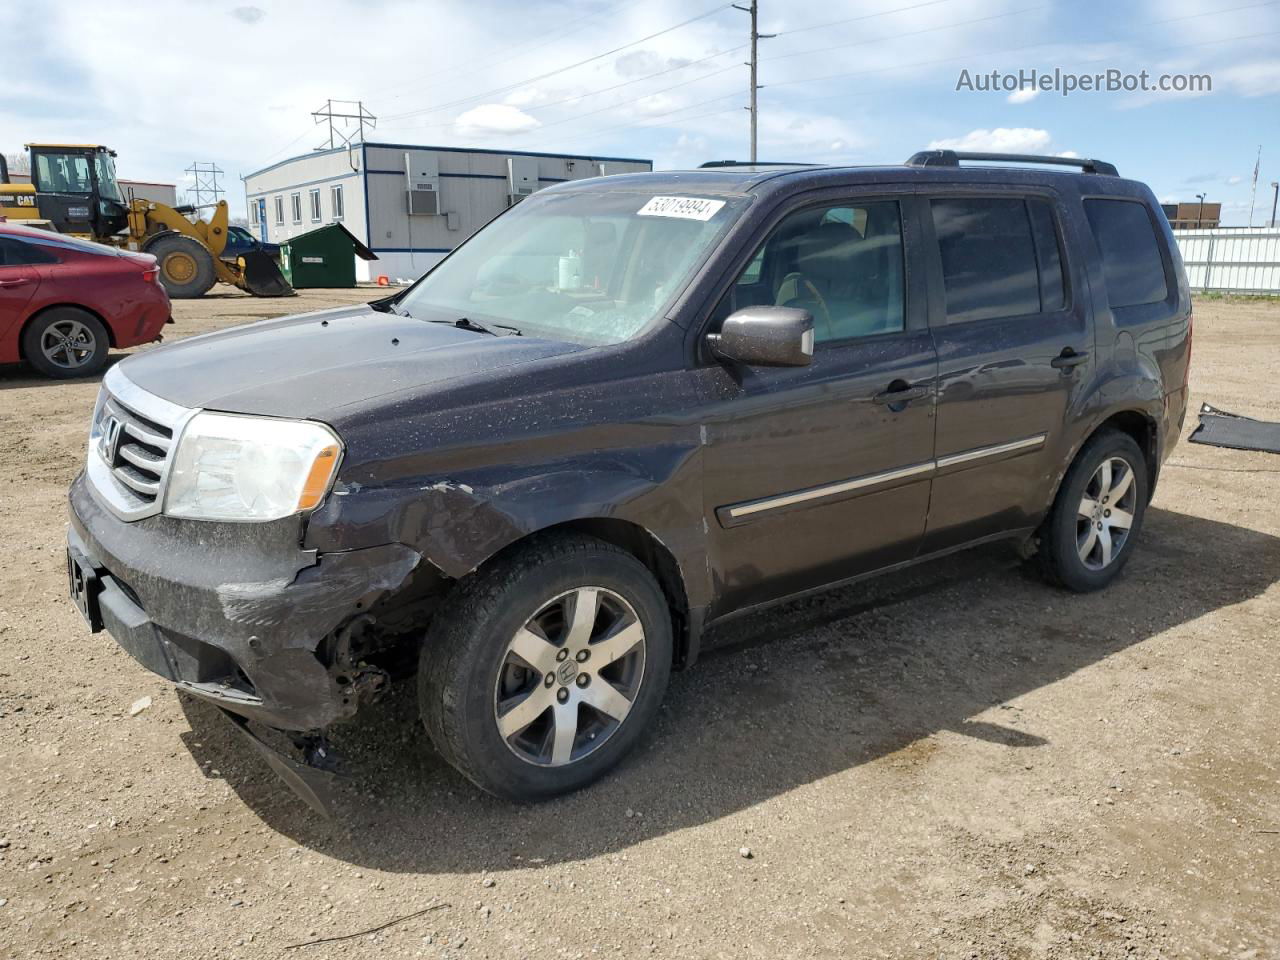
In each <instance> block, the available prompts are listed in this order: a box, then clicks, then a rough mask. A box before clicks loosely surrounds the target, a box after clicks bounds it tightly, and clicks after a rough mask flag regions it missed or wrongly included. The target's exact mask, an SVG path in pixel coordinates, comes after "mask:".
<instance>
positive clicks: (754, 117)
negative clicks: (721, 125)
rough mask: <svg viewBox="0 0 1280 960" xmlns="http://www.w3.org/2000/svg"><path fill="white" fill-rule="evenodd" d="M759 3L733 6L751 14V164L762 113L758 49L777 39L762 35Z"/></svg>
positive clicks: (772, 34) (755, 1)
mask: <svg viewBox="0 0 1280 960" xmlns="http://www.w3.org/2000/svg"><path fill="white" fill-rule="evenodd" d="M759 6H760V5H759V3H758V0H751V6H749V7H744V6H741V5H739V4H736V3H735V4H732V7H733V8H734V9H735V10H741V11H742V12H743V13H749V14H751V62H750V63H748V64H747V66H749V67H750V68H751V106H749V107H747V109H748V110H750V111H751V162H752V163H755V162H756V127H757V126H758V123H757V121H758V119H759V115H760V111H759V109H758V106H757V103H756V92H757V91H758V90H759V89H760V83H759V80H758V78H759V70H760V67H759V64H760V57H759V56H758V55H757V52H756V47H757V45H758V44H759V42H760V41H761V40H771V39H772V38H774V37H776V36H777V34H776V33H761V32H760V29H759V26H760V22H759Z"/></svg>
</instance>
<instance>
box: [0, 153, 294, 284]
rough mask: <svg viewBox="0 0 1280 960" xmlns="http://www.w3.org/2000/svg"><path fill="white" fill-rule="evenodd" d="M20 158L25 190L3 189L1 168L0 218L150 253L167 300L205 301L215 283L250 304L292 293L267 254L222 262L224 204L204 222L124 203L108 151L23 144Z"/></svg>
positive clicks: (186, 211) (173, 210)
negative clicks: (25, 160)
mask: <svg viewBox="0 0 1280 960" xmlns="http://www.w3.org/2000/svg"><path fill="white" fill-rule="evenodd" d="M27 152H28V155H29V157H30V161H31V183H29V184H28V183H19V184H15V183H10V182H9V175H8V170H7V169H6V168H5V167H4V166H3V165H0V216H5V217H7V218H9V219H11V220H24V221H39V222H42V223H43V222H47V223H48V224H49V225H50V226H51V227H52V229H55V230H57V231H58V232H59V233H66V234H70V235H72V236H80V237H84V238H86V239H89V240H96V241H97V242H98V243H105V244H110V245H112V246H123V247H128V248H129V249H130V250H136V251H141V252H143V253H149V254H151V255H152V256H154V257H155V258H156V261H157V264H158V266H159V268H160V282H161V284H163V286H164V288H165V290H166V291H167V292H168V294H169V296H170V297H172V298H173V299H192V298H194V297H201V296H204V294H205V293H207V292H208V291H209V288H211V287H212V286H213V285H214V284H215V283H216V282H218V281H219V280H221V281H222V282H223V283H229V284H231V285H232V286H235V287H239V288H240V289H241V290H244V291H246V292H247V293H251V294H253V295H254V296H257V297H281V296H289V295H291V294H292V293H293V288H292V287H290V286H289V284H288V283H287V282H286V281H285V279H284V276H283V275H282V274H281V273H280V268H279V267H278V266H277V265H276V263H275V261H274V259H272V257H271V256H270V255H268V254H267V253H264V252H262V251H248V252H246V253H245V254H244V255H242V256H239V257H237V258H236V259H235V260H233V261H226V260H223V259H222V253H223V249H224V248H225V246H226V244H227V220H228V210H227V204H226V202H225V201H220V202H219V203H217V204H215V205H214V207H213V213H212V215H211V216H210V217H209V219H208V220H203V219H199V218H198V217H196V214H197V213H198V211H197V209H196V208H195V207H192V206H180V207H170V206H168V205H167V204H163V203H155V202H153V201H150V200H143V199H141V198H137V197H132V196H129V197H126V196H124V194H123V192H122V191H121V189H120V182H119V181H118V180H117V179H116V165H115V156H116V154H115V151H114V150H111V149H109V148H107V147H104V146H100V145H97V144H65V143H29V144H27ZM193 218H194V219H193ZM33 225H34V224H33Z"/></svg>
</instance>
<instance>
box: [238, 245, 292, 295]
mask: <svg viewBox="0 0 1280 960" xmlns="http://www.w3.org/2000/svg"><path fill="white" fill-rule="evenodd" d="M239 260H240V268H241V269H240V283H239V286H240V287H241V288H242V289H244V290H245V291H247V292H248V293H251V294H253V295H254V296H255V297H292V296H294V291H293V287H291V286H289V281H288V280H286V279H285V278H284V274H283V273H281V272H280V267H279V265H278V264H277V263H276V261H275V258H274V257H272V256H271V254H269V253H263V252H262V251H261V250H250V251H249V252H248V253H246V254H245V255H244V256H242V257H240V258H239Z"/></svg>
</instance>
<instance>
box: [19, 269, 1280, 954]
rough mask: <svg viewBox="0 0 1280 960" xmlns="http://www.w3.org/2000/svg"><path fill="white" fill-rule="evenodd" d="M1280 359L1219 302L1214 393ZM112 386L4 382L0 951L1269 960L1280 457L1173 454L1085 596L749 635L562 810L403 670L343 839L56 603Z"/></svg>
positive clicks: (942, 572) (961, 569)
mask: <svg viewBox="0 0 1280 960" xmlns="http://www.w3.org/2000/svg"><path fill="white" fill-rule="evenodd" d="M218 289H219V290H225V289H226V288H218ZM372 296H374V292H373V291H371V290H368V289H363V290H358V291H337V292H333V291H327V292H324V291H313V292H310V293H308V294H305V295H303V296H301V297H299V298H298V299H296V300H291V301H256V300H252V299H249V298H247V297H243V296H240V295H237V294H234V293H227V294H225V295H222V296H213V297H208V298H205V299H204V300H201V301H188V302H181V303H178V304H177V305H176V310H175V312H176V314H177V319H178V323H177V325H176V326H175V327H172V328H170V330H171V331H172V332H171V337H180V336H186V335H190V334H193V333H196V332H201V331H204V330H209V329H214V328H217V327H222V326H226V325H228V324H233V323H241V322H246V321H250V320H252V319H254V318H257V317H261V316H268V315H277V314H280V313H284V312H297V311H299V310H303V309H311V308H315V307H318V306H323V305H329V304H334V303H343V302H353V301H356V300H360V299H369V298H371V297H372ZM1277 358H1280V305H1275V304H1266V303H1255V302H1240V303H1223V302H1203V303H1200V304H1198V306H1197V311H1196V333H1195V352H1194V372H1193V375H1192V387H1193V397H1192V401H1193V405H1194V406H1198V405H1199V403H1200V401H1201V400H1208V401H1210V402H1212V403H1213V404H1214V405H1215V406H1220V407H1224V408H1226V409H1228V410H1233V411H1237V412H1240V413H1246V414H1252V415H1254V416H1259V417H1263V418H1267V419H1273V420H1280V386H1278V385H1277V382H1276V381H1275V380H1273V379H1272V376H1273V374H1274V370H1275V366H1276V362H1277ZM96 390H97V384H96V383H94V382H83V383H69V384H59V383H53V382H46V381H43V380H39V379H36V378H34V377H33V376H32V375H31V373H30V372H29V371H27V370H24V369H22V368H10V369H6V370H0V481H3V487H2V488H0V489H2V490H3V496H0V529H3V532H4V544H5V549H4V551H3V553H2V554H0V957H59V958H61V957H68V958H79V957H86V958H88V957H102V958H121V957H139V956H145V957H154V958H167V957H193V958H195V957H199V958H206V957H299V958H321V957H343V958H359V957H378V958H384V957H459V958H463V957H511V958H519V957H535V956H536V957H596V956H620V957H636V956H659V957H680V958H694V957H734V958H739V957H761V958H778V957H804V958H806V960H814V958H826V957H832V958H835V957H840V958H846V957H859V958H863V957H948V958H955V957H980V958H1022V957H1028V958H1030V957H1052V958H1059V957H1061V958H1066V957H1143V958H1150V957H1187V958H1206V957H1229V958H1240V960H1244V958H1266V957H1280V759H1278V758H1277V750H1276V744H1277V740H1278V739H1280V709H1278V707H1280V696H1278V694H1280V688H1278V684H1277V679H1278V678H1280V663H1278V660H1277V657H1276V633H1277V631H1276V624H1277V621H1278V620H1280V587H1277V586H1276V581H1277V579H1280V512H1278V511H1277V509H1276V503H1277V501H1278V500H1280V457H1274V456H1268V455H1266V454H1256V453H1243V452H1235V451H1229V450H1219V449H1214V448H1211V447H1204V446H1194V445H1189V444H1185V443H1184V444H1182V445H1180V446H1179V447H1178V448H1177V449H1176V450H1175V451H1174V453H1173V456H1172V459H1171V461H1170V463H1169V465H1168V467H1167V469H1166V471H1165V475H1164V478H1163V480H1162V482H1161V484H1160V488H1159V490H1158V492H1157V494H1156V498H1155V502H1154V504H1153V507H1152V509H1151V511H1150V512H1149V513H1148V516H1147V525H1146V528H1145V530H1144V531H1143V537H1142V540H1143V542H1142V543H1141V546H1140V549H1139V550H1138V552H1137V553H1136V554H1135V556H1134V557H1133V560H1132V563H1131V564H1130V565H1129V567H1128V569H1127V571H1126V573H1125V575H1124V576H1123V577H1122V578H1121V580H1120V581H1119V582H1118V583H1117V584H1115V585H1114V586H1113V587H1112V588H1111V589H1110V590H1108V591H1106V592H1104V593H1101V594H1095V595H1092V596H1087V597H1077V596H1071V595H1068V594H1065V593H1061V592H1057V591H1054V590H1051V589H1048V588H1047V587H1045V586H1043V585H1042V584H1040V583H1039V582H1038V581H1037V580H1036V579H1035V578H1034V577H1033V576H1032V575H1031V573H1030V572H1029V571H1028V570H1027V569H1026V568H1025V566H1023V565H1021V564H1019V563H1018V561H1017V560H1016V559H1015V558H1014V557H1013V556H1011V554H1010V553H1009V552H1008V551H1007V550H1006V549H991V550H986V551H983V552H981V553H976V554H968V555H965V556H963V557H958V558H953V559H951V560H949V561H944V562H939V563H935V564H932V565H929V566H926V567H923V568H919V569H916V570H914V571H912V572H910V573H909V574H905V575H898V576H894V577H890V578H886V579H882V580H880V581H876V582H873V583H870V584H865V585H862V586H858V587H856V588H851V589H847V590H842V591H838V592H834V593H831V594H828V595H826V596H822V597H818V598H814V599H809V600H806V601H804V602H802V603H796V604H791V605H789V606H786V607H784V608H781V609H778V610H775V611H773V612H771V613H769V614H767V615H760V616H756V617H754V618H751V619H748V620H742V621H739V622H737V623H736V624H734V626H733V627H732V628H731V629H724V630H722V631H720V632H719V633H718V634H717V635H715V636H714V637H713V638H712V640H713V641H714V644H715V646H714V648H713V649H712V650H711V652H710V653H709V654H708V655H707V657H706V659H705V661H703V662H702V663H700V664H699V666H698V667H697V668H696V669H694V670H692V671H689V672H687V673H684V674H679V675H677V676H676V677H675V679H674V681H673V683H672V687H671V691H670V694H669V696H668V698H667V705H666V707H665V709H664V711H663V713H662V716H661V720H660V722H659V723H658V726H657V729H656V730H655V731H654V735H653V736H652V737H650V738H649V739H648V740H647V741H646V742H645V744H644V746H643V747H642V748H641V749H640V750H639V751H638V752H637V753H636V754H635V755H634V756H633V757H632V758H630V760H629V761H628V762H626V763H625V764H624V765H623V766H622V767H621V769H619V770H618V771H617V772H616V773H615V774H613V775H612V776H610V777H608V778H607V779H606V780H605V781H604V782H603V783H601V784H599V785H597V786H595V787H593V788H591V789H588V790H585V791H583V792H581V793H579V794H576V795H574V796H571V797H568V798H565V799H561V800H557V801H554V802H549V803H544V804H541V805H537V806H524V807H517V806H511V805H509V804H506V803H503V802H499V801H497V800H494V799H492V798H490V797H487V796H484V795H481V794H480V793H478V792H477V791H476V790H475V789H474V788H472V787H471V786H470V785H469V784H467V783H466V782H464V781H463V780H462V779H461V778H459V777H458V776H456V775H455V774H453V773H452V772H451V771H450V770H449V769H448V768H447V767H446V766H444V764H443V763H442V762H441V761H440V760H439V759H438V758H437V757H436V756H435V755H434V753H433V752H432V751H431V749H430V747H429V745H428V744H427V743H426V742H425V740H424V738H423V736H422V734H421V732H420V728H419V727H418V726H417V725H416V723H415V722H414V705H413V697H412V690H410V689H405V687H407V686H410V685H408V684H400V685H398V686H397V688H396V689H394V690H393V691H392V693H391V695H390V696H389V697H388V698H387V699H386V700H385V701H384V702H383V703H382V704H380V705H379V706H378V707H377V708H375V709H374V710H372V711H370V712H369V714H368V715H367V716H365V717H363V718H362V719H361V721H360V722H359V723H358V724H357V725H355V726H354V727H352V728H351V729H349V730H347V731H345V732H344V733H343V735H342V737H341V739H340V743H339V747H340V748H342V749H344V750H345V752H346V753H347V754H349V755H351V756H353V757H356V758H357V759H359V760H360V762H361V763H362V764H363V765H364V766H365V768H366V769H367V771H368V773H367V774H366V775H364V776H362V777H361V778H359V779H358V780H357V781H356V782H355V785H354V786H353V787H352V788H350V789H348V790H346V791H344V793H343V794H342V797H341V801H340V802H341V807H342V816H341V818H340V820H339V821H337V822H334V823H329V822H325V821H322V820H319V819H317V818H316V817H315V816H314V815H312V814H311V813H310V812H309V811H308V809H307V808H306V807H305V806H303V805H302V804H301V803H300V802H299V801H297V800H296V799H294V798H293V797H292V795H291V794H289V793H288V792H287V791H286V790H285V789H284V788H283V787H282V786H281V785H280V784H279V782H278V781H277V780H276V779H275V777H274V776H273V775H272V774H271V773H270V772H269V771H268V770H267V768H266V767H265V766H264V764H263V763H262V762H261V761H260V760H259V759H258V758H257V757H256V756H253V755H251V754H249V753H246V748H245V745H244V743H243V742H242V741H241V739H240V738H239V737H238V735H237V734H236V733H235V732H234V731H233V730H231V728H230V727H229V725H228V724H226V722H225V721H223V720H222V719H221V718H220V717H219V716H217V715H215V714H214V713H213V712H212V711H210V710H209V709H208V708H206V707H204V706H203V705H201V704H198V703H194V702H187V701H184V700H180V699H179V698H178V697H177V696H176V695H175V693H174V691H173V690H172V689H171V688H170V687H169V686H167V685H166V684H165V683H163V682H162V681H160V680H158V679H157V678H155V677H153V676H151V675H150V674H148V673H147V672H146V671H144V670H143V669H142V668H141V667H139V666H138V665H137V664H135V663H134V662H133V661H132V660H131V659H130V658H129V657H128V656H127V655H125V654H123V653H122V652H120V651H119V650H117V649H116V647H115V644H114V643H113V642H112V641H111V639H110V638H109V637H108V636H107V635H106V634H98V635H96V636H90V635H89V634H88V633H87V631H86V630H85V628H84V626H83V624H82V623H81V621H80V620H79V617H78V615H77V613H76V612H75V610H74V609H73V608H72V606H71V605H70V603H69V602H68V601H67V600H66V599H65V598H64V593H65V587H64V579H65V578H64V572H63V552H62V551H63V536H64V530H65V521H64V519H63V518H64V511H65V505H64V504H65V499H64V498H65V490H66V487H67V485H68V483H69V482H70V481H71V479H72V477H73V475H74V474H75V472H76V471H77V470H78V469H79V468H80V464H81V461H82V460H83V456H84V444H85V430H86V424H87V419H88V415H89V411H90V408H91V406H92V403H93V398H94V395H95V392H96ZM1193 419H1194V418H1193ZM1189 426H1190V425H1189ZM144 697H150V698H151V704H150V706H149V707H147V708H146V709H143V710H141V711H140V712H138V713H137V715H133V716H131V715H130V707H131V705H132V704H134V703H135V701H138V700H139V699H140V698H144ZM429 907H438V909H434V910H431V911H430V912H426V913H422V914H420V915H418V916H416V917H412V918H411V919H407V920H404V921H403V922H400V923H398V924H395V925H393V926H390V927H387V928H386V929H383V930H381V931H379V932H376V933H361V931H364V930H367V929H369V928H372V927H376V926H378V925H381V924H384V923H387V922H388V921H391V920H394V919H396V918H399V917H403V916H405V915H407V914H414V913H416V912H418V911H423V910H426V909H427V908H429ZM350 934H357V936H356V937H354V938H352V939H348V940H344V941H341V942H337V943H322V944H315V945H310V946H305V947H299V948H297V949H289V948H290V946H291V945H294V944H299V943H301V942H303V941H308V940H314V939H316V938H325V937H341V936H346V935H350Z"/></svg>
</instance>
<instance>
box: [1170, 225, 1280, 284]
mask: <svg viewBox="0 0 1280 960" xmlns="http://www.w3.org/2000/svg"><path fill="white" fill-rule="evenodd" d="M1173 236H1174V238H1175V239H1176V240H1177V241H1178V248H1179V249H1180V250H1181V251H1182V262H1183V263H1184V264H1185V265H1186V268H1187V280H1188V282H1190V284H1191V289H1192V291H1194V292H1197V293H1200V292H1208V291H1213V292H1216V293H1254V294H1273V295H1280V230H1277V229H1275V228H1274V227H1254V228H1252V229H1250V228H1247V227H1241V228H1236V229H1231V228H1229V227H1228V228H1221V227H1220V228H1217V229H1214V230H1175V231H1173Z"/></svg>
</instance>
